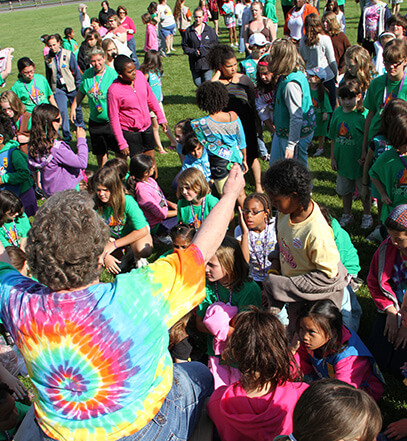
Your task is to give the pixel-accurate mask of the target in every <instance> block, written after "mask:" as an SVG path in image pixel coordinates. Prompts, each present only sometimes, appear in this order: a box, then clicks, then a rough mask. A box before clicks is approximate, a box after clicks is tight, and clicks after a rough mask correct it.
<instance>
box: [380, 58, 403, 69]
mask: <svg viewBox="0 0 407 441" xmlns="http://www.w3.org/2000/svg"><path fill="white" fill-rule="evenodd" d="M404 61H405V60H400V61H399V62H398V63H390V61H386V60H383V64H384V65H385V66H389V67H390V68H392V69H396V68H397V67H399V66H401V65H402V64H403V63H404Z"/></svg>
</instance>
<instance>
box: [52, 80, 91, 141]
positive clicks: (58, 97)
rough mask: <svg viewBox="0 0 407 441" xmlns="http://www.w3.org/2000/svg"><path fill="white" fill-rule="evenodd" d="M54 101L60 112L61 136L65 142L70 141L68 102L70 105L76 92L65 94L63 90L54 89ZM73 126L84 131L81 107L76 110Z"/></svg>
mask: <svg viewBox="0 0 407 441" xmlns="http://www.w3.org/2000/svg"><path fill="white" fill-rule="evenodd" d="M54 96H55V101H56V102H57V106H58V109H59V111H60V112H61V118H62V135H63V137H64V140H65V141H70V140H71V139H72V135H71V126H70V122H69V112H68V102H67V100H69V103H70V104H72V101H73V100H74V99H75V97H76V90H73V91H72V92H67V91H66V90H64V89H58V88H57V89H56V90H55V93H54ZM75 125H76V126H77V127H82V128H83V129H85V123H84V122H83V114H82V107H81V106H78V107H77V108H76V120H75Z"/></svg>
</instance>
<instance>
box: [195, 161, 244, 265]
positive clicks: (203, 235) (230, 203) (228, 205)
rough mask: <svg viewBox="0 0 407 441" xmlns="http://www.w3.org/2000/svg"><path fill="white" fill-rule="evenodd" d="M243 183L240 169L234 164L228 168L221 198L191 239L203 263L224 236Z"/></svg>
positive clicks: (211, 254)
mask: <svg viewBox="0 0 407 441" xmlns="http://www.w3.org/2000/svg"><path fill="white" fill-rule="evenodd" d="M244 185H245V181H244V177H243V172H242V169H241V168H240V166H239V165H238V164H235V165H234V166H233V167H232V169H231V170H230V173H229V177H228V180H227V181H226V183H225V186H224V188H223V196H222V198H221V200H220V201H219V202H218V203H217V204H216V205H215V207H214V208H213V209H212V210H211V212H210V213H209V215H208V217H207V218H206V219H205V220H204V222H203V223H202V225H201V227H200V229H199V231H198V233H197V235H196V236H195V238H194V240H193V243H194V244H195V245H196V246H197V247H198V248H199V249H200V250H201V253H202V256H203V258H204V260H205V263H206V262H208V260H209V259H210V258H211V257H212V256H213V255H214V254H215V252H216V250H217V249H218V248H219V246H220V244H221V242H222V240H223V238H224V237H225V233H226V229H227V227H228V225H229V221H230V216H231V215H232V213H233V210H234V208H235V203H236V200H237V197H238V196H239V194H240V193H241V192H242V190H243V188H244Z"/></svg>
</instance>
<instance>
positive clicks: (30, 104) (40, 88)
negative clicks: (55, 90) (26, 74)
mask: <svg viewBox="0 0 407 441" xmlns="http://www.w3.org/2000/svg"><path fill="white" fill-rule="evenodd" d="M11 90H12V91H13V92H14V93H15V94H16V95H17V96H18V97H19V98H20V100H21V101H22V102H23V104H24V105H25V107H26V109H27V112H30V113H32V111H33V110H34V107H35V106H38V105H39V104H44V103H46V104H49V97H50V96H51V95H52V90H51V87H50V86H49V84H48V81H47V80H46V79H45V77H43V76H42V75H39V74H34V78H33V79H32V80H31V81H29V82H28V83H27V82H25V81H23V80H22V79H21V78H19V79H18V80H17V81H16V82H15V83H14V84H13V86H12V88H11Z"/></svg>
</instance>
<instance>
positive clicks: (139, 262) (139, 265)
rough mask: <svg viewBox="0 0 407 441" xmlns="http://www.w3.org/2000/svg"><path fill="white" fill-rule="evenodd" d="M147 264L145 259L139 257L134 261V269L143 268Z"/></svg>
mask: <svg viewBox="0 0 407 441" xmlns="http://www.w3.org/2000/svg"><path fill="white" fill-rule="evenodd" d="M148 264H149V261H148V260H147V259H145V258H144V257H140V259H138V260H137V261H136V268H143V266H147V265H148Z"/></svg>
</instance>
